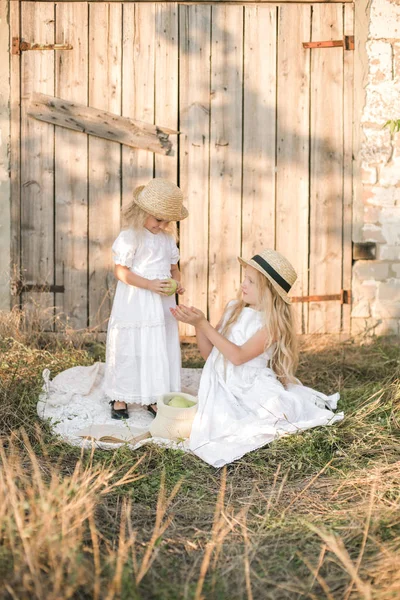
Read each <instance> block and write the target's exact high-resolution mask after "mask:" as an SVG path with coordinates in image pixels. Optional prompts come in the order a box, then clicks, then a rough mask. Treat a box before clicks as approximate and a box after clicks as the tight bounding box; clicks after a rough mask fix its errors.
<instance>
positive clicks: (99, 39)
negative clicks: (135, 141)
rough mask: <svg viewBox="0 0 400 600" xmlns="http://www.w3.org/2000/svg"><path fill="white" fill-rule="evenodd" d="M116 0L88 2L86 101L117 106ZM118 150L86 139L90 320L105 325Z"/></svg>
mask: <svg viewBox="0 0 400 600" xmlns="http://www.w3.org/2000/svg"><path fill="white" fill-rule="evenodd" d="M121 16H122V5H121V4H109V5H106V4H91V5H90V7H89V104H90V106H94V107H95V108H98V109H100V110H106V111H109V112H113V113H115V114H118V113H119V111H120V109H121V48H122V44H121V41H122V31H121V22H122V19H121ZM120 169H121V149H120V146H118V145H117V144H114V143H113V142H109V141H106V140H101V139H98V138H93V137H90V138H89V323H90V325H91V326H96V327H98V328H99V330H105V329H106V327H107V319H108V317H109V315H110V310H111V298H112V293H113V290H114V285H115V280H114V276H113V263H112V254H111V246H112V243H113V241H114V239H115V238H116V236H117V235H118V232H119V229H120V200H121V182H120Z"/></svg>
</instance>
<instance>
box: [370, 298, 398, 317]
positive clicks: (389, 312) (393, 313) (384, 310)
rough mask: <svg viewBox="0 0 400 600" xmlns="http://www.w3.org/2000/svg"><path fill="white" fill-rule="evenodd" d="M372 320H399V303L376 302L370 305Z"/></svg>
mask: <svg viewBox="0 0 400 600" xmlns="http://www.w3.org/2000/svg"><path fill="white" fill-rule="evenodd" d="M371 314H372V318H373V319H400V302H390V301H389V300H388V301H386V302H380V301H379V300H377V301H376V302H375V303H374V304H373V305H372V310H371Z"/></svg>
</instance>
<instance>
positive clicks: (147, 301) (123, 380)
mask: <svg viewBox="0 0 400 600" xmlns="http://www.w3.org/2000/svg"><path fill="white" fill-rule="evenodd" d="M112 250H113V255H114V262H115V263H116V264H119V265H123V266H125V267H129V269H130V270H131V271H132V273H136V274H137V275H140V276H142V277H145V278H146V279H168V278H169V277H171V264H176V263H177V262H178V260H179V251H178V248H177V246H176V243H175V241H174V239H173V237H172V236H171V235H170V234H168V233H166V232H164V231H161V232H160V233H158V234H153V233H151V232H150V231H148V230H147V229H143V232H140V233H137V232H135V231H134V230H133V229H126V230H123V231H121V233H120V234H119V236H118V237H117V239H116V240H115V242H114V244H113V247H112ZM173 306H175V296H174V295H173V296H168V297H167V296H160V295H159V294H156V293H154V292H151V291H150V290H145V289H142V288H138V287H134V286H132V285H127V284H125V283H123V282H122V281H118V284H117V289H116V293H115V297H114V302H113V307H112V311H111V316H110V320H109V323H108V332H107V345H106V370H105V380H104V391H105V393H106V395H107V396H108V397H109V398H110V399H112V400H121V401H125V402H127V403H135V404H143V405H148V404H152V403H154V402H155V401H156V399H157V396H159V395H160V394H164V393H166V392H174V391H180V389H181V351H180V344H179V333H178V324H177V322H176V320H175V319H174V317H173V316H172V315H171V313H170V311H169V308H170V307H173Z"/></svg>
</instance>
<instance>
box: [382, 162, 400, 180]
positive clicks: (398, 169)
mask: <svg viewBox="0 0 400 600" xmlns="http://www.w3.org/2000/svg"><path fill="white" fill-rule="evenodd" d="M398 183H400V160H390V161H389V162H388V163H387V164H386V165H383V166H382V167H381V168H380V169H379V185H383V186H389V185H397V184H398Z"/></svg>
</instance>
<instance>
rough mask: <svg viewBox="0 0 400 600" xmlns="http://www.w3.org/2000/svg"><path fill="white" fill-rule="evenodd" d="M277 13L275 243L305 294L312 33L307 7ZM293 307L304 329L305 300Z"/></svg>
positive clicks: (285, 8)
mask: <svg viewBox="0 0 400 600" xmlns="http://www.w3.org/2000/svg"><path fill="white" fill-rule="evenodd" d="M278 18H279V24H278V67H277V72H278V82H277V85H278V89H277V103H278V107H277V181H276V186H277V192H276V197H277V200H276V249H277V250H278V251H280V252H282V254H284V255H285V256H286V257H287V258H288V259H289V260H290V262H291V263H292V264H293V266H294V268H295V269H296V271H297V274H298V279H297V281H296V283H295V285H294V286H293V289H292V290H291V294H293V295H294V296H307V295H308V248H309V246H308V200H309V182H308V168H309V165H308V160H309V154H308V152H309V77H310V65H309V55H308V52H310V50H304V48H303V46H302V42H305V41H308V40H309V39H310V25H311V9H310V7H309V6H300V5H299V6H281V7H279V17H278ZM293 23H296V27H293ZM338 289H340V287H339V288H338ZM318 291H319V293H324V291H325V290H324V289H323V288H322V289H320V290H318ZM294 310H295V314H296V318H297V325H298V331H299V332H303V333H304V332H306V331H307V305H299V306H296V307H295V309H294Z"/></svg>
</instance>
